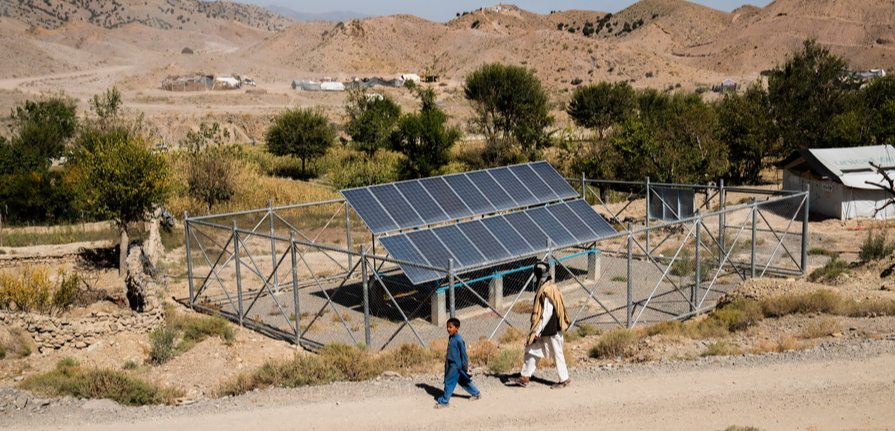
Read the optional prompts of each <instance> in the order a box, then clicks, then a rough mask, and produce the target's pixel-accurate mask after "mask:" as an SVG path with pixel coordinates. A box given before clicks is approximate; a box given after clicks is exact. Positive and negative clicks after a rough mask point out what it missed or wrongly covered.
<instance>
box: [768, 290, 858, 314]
mask: <svg viewBox="0 0 895 431" xmlns="http://www.w3.org/2000/svg"><path fill="white" fill-rule="evenodd" d="M760 304H761V309H762V313H763V314H764V316H765V317H780V316H785V315H787V314H794V313H827V314H842V313H843V312H845V310H846V307H847V304H846V303H845V301H843V299H842V297H840V296H839V295H838V294H837V293H835V292H833V291H830V290H826V289H823V290H818V291H815V292H810V293H805V294H801V295H780V296H775V297H772V298H767V299H764V300H762V301H761V302H760Z"/></svg>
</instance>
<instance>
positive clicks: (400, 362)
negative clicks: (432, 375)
mask: <svg viewBox="0 0 895 431" xmlns="http://www.w3.org/2000/svg"><path fill="white" fill-rule="evenodd" d="M473 347H474V346H473ZM474 351H475V350H474V349H473V348H472V347H471V348H470V356H469V359H470V360H473V359H472V358H473V355H472V352H474ZM377 361H379V362H380V363H382V365H383V368H386V369H400V370H410V371H416V370H425V369H428V368H430V367H431V366H433V365H434V364H436V363H439V362H440V355H439V354H438V353H435V352H434V351H432V350H430V349H427V348H425V347H423V346H420V345H419V344H409V343H401V345H400V346H398V348H397V349H394V350H389V351H387V352H384V353H382V354H381V355H380V357H379V358H377Z"/></svg>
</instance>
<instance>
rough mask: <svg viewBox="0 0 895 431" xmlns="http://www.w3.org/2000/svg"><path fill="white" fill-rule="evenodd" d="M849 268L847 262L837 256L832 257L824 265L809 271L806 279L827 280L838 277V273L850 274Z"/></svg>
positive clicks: (812, 280)
mask: <svg viewBox="0 0 895 431" xmlns="http://www.w3.org/2000/svg"><path fill="white" fill-rule="evenodd" d="M850 273H851V270H849V269H848V262H846V261H844V260H839V259H837V258H835V257H834V258H832V259H831V260H830V261H829V262H827V264H826V265H824V266H822V267H820V268H817V269H815V270H814V271H811V274H809V275H808V281H811V282H820V281H829V280H833V279H835V278H836V277H838V276H839V275H840V274H850Z"/></svg>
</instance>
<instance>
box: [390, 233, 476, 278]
mask: <svg viewBox="0 0 895 431" xmlns="http://www.w3.org/2000/svg"><path fill="white" fill-rule="evenodd" d="M434 230H435V229H429V230H417V231H413V232H410V233H407V234H405V235H407V239H409V240H410V242H411V243H412V244H413V245H414V246H416V248H417V250H419V251H420V253H421V254H422V255H423V257H425V258H426V261H428V262H429V264H430V265H432V266H435V267H438V268H447V267H448V261H449V260H451V259H453V260H454V265H455V266H459V265H458V264H459V263H460V260H459V259H457V258H456V257H455V256H454V255H453V254H451V252H450V251H449V250H448V249H447V248H446V247H445V246H444V244H442V243H441V241H439V240H438V237H437V236H435V233H434ZM386 250H387V249H386Z"/></svg>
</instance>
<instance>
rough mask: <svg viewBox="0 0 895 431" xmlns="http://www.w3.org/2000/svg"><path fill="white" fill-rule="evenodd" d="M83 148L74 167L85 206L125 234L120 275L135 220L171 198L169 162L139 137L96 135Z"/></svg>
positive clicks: (74, 179)
mask: <svg viewBox="0 0 895 431" xmlns="http://www.w3.org/2000/svg"><path fill="white" fill-rule="evenodd" d="M92 139H93V141H92V142H90V144H89V145H85V146H84V147H82V148H81V149H79V154H78V157H77V158H76V159H75V161H74V163H73V166H72V168H71V170H70V172H69V181H71V182H72V183H73V184H75V187H76V190H77V193H78V197H79V198H80V202H81V205H82V208H83V209H84V210H85V212H87V213H88V214H93V215H96V216H98V217H104V218H106V217H107V218H111V219H113V220H114V221H115V224H116V225H117V226H118V231H119V234H120V236H121V243H120V245H119V247H120V259H119V274H120V275H121V276H124V274H125V270H126V259H127V248H128V244H129V241H128V234H127V228H128V225H129V224H130V223H133V222H136V221H140V220H144V219H145V217H147V216H148V215H149V214H150V212H151V211H152V209H153V207H155V206H157V205H160V204H162V203H163V202H164V201H165V199H166V198H167V196H168V194H169V192H170V189H171V185H170V176H169V171H168V165H167V164H166V163H165V161H164V159H163V158H162V156H161V155H158V154H154V153H153V152H152V148H151V147H150V145H149V143H148V142H147V141H146V140H145V139H144V138H142V137H140V136H133V135H131V136H123V135H120V134H106V135H96V136H94V137H93V138H92Z"/></svg>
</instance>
